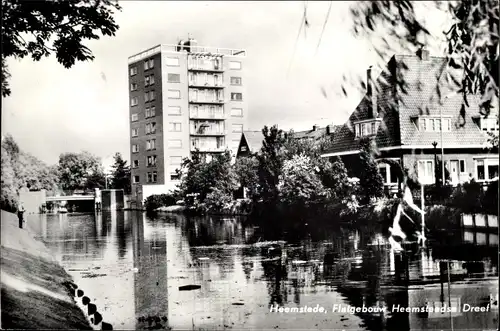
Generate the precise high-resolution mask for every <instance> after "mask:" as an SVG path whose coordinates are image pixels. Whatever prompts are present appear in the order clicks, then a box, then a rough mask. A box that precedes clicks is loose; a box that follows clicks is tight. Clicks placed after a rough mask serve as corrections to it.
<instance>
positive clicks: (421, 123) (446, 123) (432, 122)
mask: <svg viewBox="0 0 500 331" xmlns="http://www.w3.org/2000/svg"><path fill="white" fill-rule="evenodd" d="M418 129H419V130H420V131H423V132H441V130H442V131H443V132H449V131H451V118H449V117H439V116H420V117H419V118H418Z"/></svg>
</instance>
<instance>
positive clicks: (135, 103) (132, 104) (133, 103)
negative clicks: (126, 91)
mask: <svg viewBox="0 0 500 331" xmlns="http://www.w3.org/2000/svg"><path fill="white" fill-rule="evenodd" d="M138 104H139V100H138V99H137V97H133V98H131V99H130V105H131V106H137V105H138Z"/></svg>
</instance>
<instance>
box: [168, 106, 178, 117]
mask: <svg viewBox="0 0 500 331" xmlns="http://www.w3.org/2000/svg"><path fill="white" fill-rule="evenodd" d="M168 114H169V115H181V107H180V106H168Z"/></svg>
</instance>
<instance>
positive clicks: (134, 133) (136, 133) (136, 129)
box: [132, 128, 139, 138]
mask: <svg viewBox="0 0 500 331" xmlns="http://www.w3.org/2000/svg"><path fill="white" fill-rule="evenodd" d="M138 136H139V129H138V128H134V129H132V138H134V137H138Z"/></svg>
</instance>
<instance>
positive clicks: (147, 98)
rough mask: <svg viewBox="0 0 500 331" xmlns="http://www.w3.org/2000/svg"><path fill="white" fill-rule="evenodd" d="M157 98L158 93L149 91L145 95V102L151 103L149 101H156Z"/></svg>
mask: <svg viewBox="0 0 500 331" xmlns="http://www.w3.org/2000/svg"><path fill="white" fill-rule="evenodd" d="M155 98H156V93H155V91H149V92H146V93H144V101H145V102H149V101H154V100H155Z"/></svg>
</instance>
